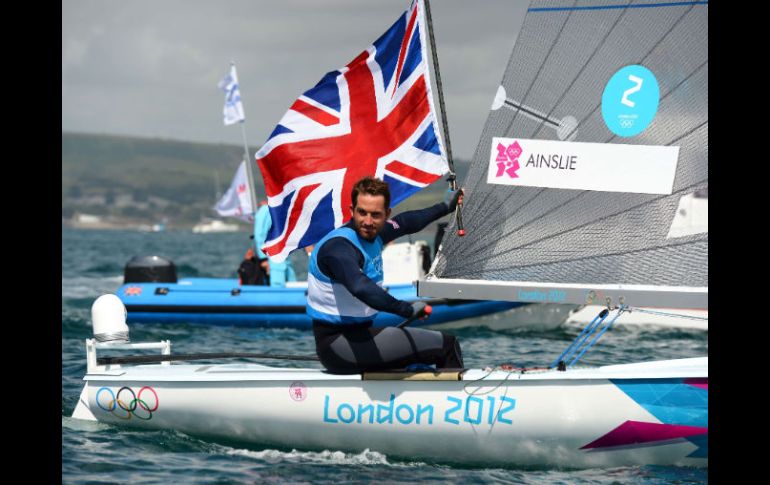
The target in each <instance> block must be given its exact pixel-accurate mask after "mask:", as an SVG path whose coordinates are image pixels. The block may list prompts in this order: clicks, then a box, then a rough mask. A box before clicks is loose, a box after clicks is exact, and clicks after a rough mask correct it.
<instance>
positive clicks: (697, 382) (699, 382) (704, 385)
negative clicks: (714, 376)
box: [684, 377, 709, 391]
mask: <svg viewBox="0 0 770 485" xmlns="http://www.w3.org/2000/svg"><path fill="white" fill-rule="evenodd" d="M684 383H685V384H689V385H691V386H695V387H698V388H700V389H705V390H707V391H708V390H709V379H708V377H701V378H692V379H685V380H684Z"/></svg>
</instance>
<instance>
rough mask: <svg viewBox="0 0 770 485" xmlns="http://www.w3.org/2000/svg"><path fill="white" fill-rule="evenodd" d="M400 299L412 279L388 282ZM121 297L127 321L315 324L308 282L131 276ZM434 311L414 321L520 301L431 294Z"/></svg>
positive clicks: (412, 291)
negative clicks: (248, 283)
mask: <svg viewBox="0 0 770 485" xmlns="http://www.w3.org/2000/svg"><path fill="white" fill-rule="evenodd" d="M386 288H387V290H388V291H389V292H390V293H391V294H392V295H393V296H394V297H395V298H398V299H399V300H406V301H415V300H418V299H420V298H418V297H417V290H416V288H415V287H414V285H412V284H398V285H390V286H386ZM116 294H117V295H118V297H119V298H120V299H121V300H122V301H123V303H124V304H125V305H126V310H128V319H127V321H128V322H146V323H175V322H185V323H205V324H211V325H248V326H274V327H296V328H311V326H312V325H311V321H310V318H308V316H307V315H306V314H305V302H306V295H307V283H306V282H296V283H293V284H292V283H289V285H288V286H286V287H283V288H277V287H270V286H243V285H241V284H240V283H239V281H238V280H237V279H223V278H182V279H180V280H179V281H178V282H176V283H168V282H141V283H139V282H133V283H126V284H124V285H123V286H121V287H120V288H119V289H118V291H117V293H116ZM426 301H429V302H430V303H431V306H432V307H433V313H432V314H431V316H430V318H428V319H426V320H418V321H415V322H413V323H412V325H415V326H416V325H433V324H437V323H445V322H450V321H454V320H461V319H464V318H472V317H478V316H481V315H487V314H490V313H496V312H500V311H504V310H507V309H509V308H514V307H517V306H520V305H522V303H517V302H504V301H477V300H432V301H431V300H430V299H427V300H426ZM403 320H404V319H403V318H402V317H399V316H398V315H393V314H390V313H383V312H380V313H379V314H378V315H377V318H376V319H375V320H374V324H375V326H389V325H398V324H399V323H401V322H402V321H403Z"/></svg>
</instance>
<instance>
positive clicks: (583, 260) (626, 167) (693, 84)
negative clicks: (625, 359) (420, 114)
mask: <svg viewBox="0 0 770 485" xmlns="http://www.w3.org/2000/svg"><path fill="white" fill-rule="evenodd" d="M462 185H463V186H464V187H465V191H466V197H465V204H464V207H463V218H464V223H465V230H466V232H467V235H466V236H465V237H458V236H456V235H455V234H454V233H455V231H453V230H452V227H451V226H450V227H449V228H448V230H447V235H448V236H447V237H446V238H445V239H444V241H443V243H442V247H441V250H440V252H439V255H438V257H437V258H436V262H435V263H434V266H433V268H432V271H431V273H430V274H429V275H428V277H427V278H426V280H424V281H421V282H420V285H419V290H418V291H419V294H420V295H424V296H436V297H454V298H457V297H458V296H459V295H461V297H462V298H481V299H485V298H493V299H505V300H515V301H532V302H547V303H575V304H600V305H605V304H607V303H610V304H611V305H618V304H627V305H634V306H648V307H667V308H708V196H707V192H708V191H707V189H708V4H707V3H705V2H677V3H671V2H648V1H645V2H630V3H626V2H604V1H596V0H592V1H579V2H574V1H565V0H553V1H543V2H535V3H533V4H532V6H531V7H530V9H529V10H528V12H527V15H526V18H525V20H524V24H523V27H522V30H521V32H520V34H519V37H518V40H517V43H516V45H515V47H514V49H513V53H512V55H511V58H510V60H509V62H508V64H507V67H506V68H505V74H504V76H503V80H502V83H501V87H500V88H499V89H498V91H497V93H496V95H495V97H494V101H493V103H492V109H491V111H490V113H489V117H488V119H487V122H486V125H485V127H484V131H483V133H482V136H481V139H480V141H479V145H478V147H477V149H476V153H475V155H474V158H473V162H472V166H471V168H470V170H469V173H468V177H467V179H466V180H465V181H464V183H463V184H462ZM696 194H697V195H696Z"/></svg>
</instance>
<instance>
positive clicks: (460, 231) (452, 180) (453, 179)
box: [423, 0, 465, 236]
mask: <svg viewBox="0 0 770 485" xmlns="http://www.w3.org/2000/svg"><path fill="white" fill-rule="evenodd" d="M423 1H424V3H425V17H426V21H427V24H428V37H429V38H430V52H431V54H432V56H433V71H434V73H435V74H436V88H437V89H438V104H439V109H441V125H442V128H443V132H444V140H446V155H447V163H448V164H449V179H448V180H449V186H450V187H451V188H452V191H455V190H457V174H456V172H455V165H454V159H453V158H452V144H451V143H450V141H449V122H448V121H447V116H446V109H445V108H444V91H443V90H442V88H441V71H440V70H439V67H438V54H437V53H436V41H435V40H434V39H433V21H432V20H431V16H430V2H429V1H428V0H423ZM455 218H456V220H457V235H458V236H464V235H465V229H464V228H463V214H462V205H461V204H457V209H456V210H455Z"/></svg>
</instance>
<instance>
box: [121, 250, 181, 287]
mask: <svg viewBox="0 0 770 485" xmlns="http://www.w3.org/2000/svg"><path fill="white" fill-rule="evenodd" d="M176 281H177V278H176V266H174V263H172V262H171V260H168V259H166V258H162V257H160V256H134V257H133V258H131V261H129V262H128V263H126V267H125V270H124V272H123V283H176Z"/></svg>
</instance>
